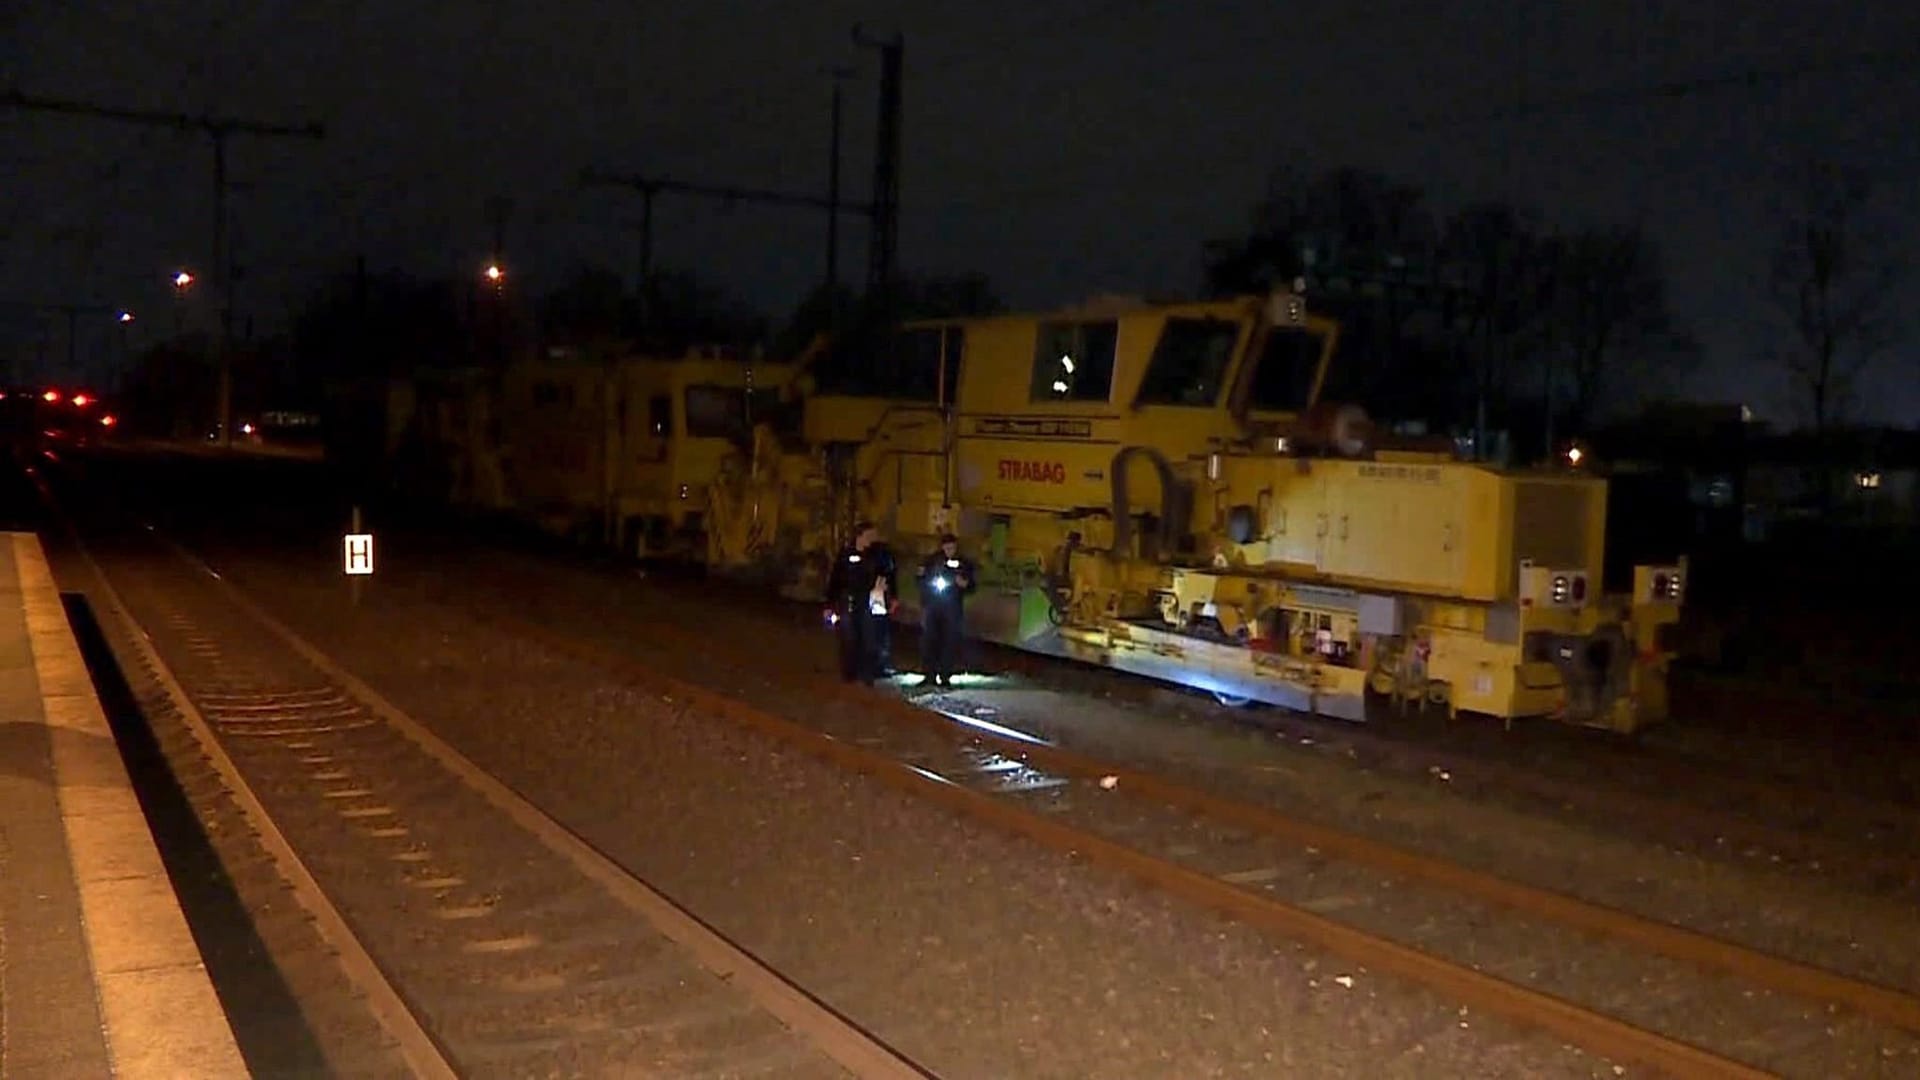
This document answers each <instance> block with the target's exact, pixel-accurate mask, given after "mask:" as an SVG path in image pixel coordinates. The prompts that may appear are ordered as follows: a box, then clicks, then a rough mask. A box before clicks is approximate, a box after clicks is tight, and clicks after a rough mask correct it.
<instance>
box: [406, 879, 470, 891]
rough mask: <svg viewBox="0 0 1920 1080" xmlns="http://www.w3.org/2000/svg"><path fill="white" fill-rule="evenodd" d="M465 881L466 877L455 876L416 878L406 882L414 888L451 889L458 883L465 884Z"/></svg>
mask: <svg viewBox="0 0 1920 1080" xmlns="http://www.w3.org/2000/svg"><path fill="white" fill-rule="evenodd" d="M466 883H467V879H466V878H457V877H430V878H417V879H415V880H413V881H409V882H407V884H409V885H411V886H413V887H414V888H416V889H451V888H454V887H455V886H458V885H465V884H466Z"/></svg>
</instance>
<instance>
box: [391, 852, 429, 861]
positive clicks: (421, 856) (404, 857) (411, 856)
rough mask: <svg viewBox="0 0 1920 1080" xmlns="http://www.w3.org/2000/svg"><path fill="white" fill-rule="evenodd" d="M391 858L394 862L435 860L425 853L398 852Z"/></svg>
mask: <svg viewBox="0 0 1920 1080" xmlns="http://www.w3.org/2000/svg"><path fill="white" fill-rule="evenodd" d="M391 857H392V859H393V861H394V862H426V861H427V860H428V859H431V858H433V856H432V855H429V854H428V853H426V852H424V851H396V852H394V853H393V855H392V856H391Z"/></svg>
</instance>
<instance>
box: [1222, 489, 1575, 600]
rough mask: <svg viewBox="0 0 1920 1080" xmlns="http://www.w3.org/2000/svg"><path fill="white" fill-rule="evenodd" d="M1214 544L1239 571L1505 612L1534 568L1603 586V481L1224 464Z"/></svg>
mask: <svg viewBox="0 0 1920 1080" xmlns="http://www.w3.org/2000/svg"><path fill="white" fill-rule="evenodd" d="M1215 471H1216V472H1217V473H1218V474H1219V479H1218V480H1217V481H1215V482H1214V483H1212V484H1211V485H1210V495H1211V500H1212V508H1211V515H1210V517H1211V520H1210V521H1207V522H1205V523H1202V524H1201V525H1200V527H1201V528H1202V529H1204V530H1206V531H1207V532H1208V533H1209V534H1210V535H1212V536H1213V537H1214V547H1215V548H1216V549H1218V550H1221V551H1223V552H1224V553H1225V554H1226V555H1227V558H1228V562H1229V563H1230V564H1231V565H1233V566H1235V567H1245V568H1248V569H1265V570H1269V571H1275V572H1280V573H1285V574H1288V575H1291V576H1295V577H1298V578H1302V579H1305V580H1313V581H1322V582H1334V583H1340V584H1345V585H1351V586H1354V587H1358V588H1374V589H1386V590H1393V591H1400V592H1408V593H1417V594H1421V595H1427V596H1434V597H1451V598H1458V599H1463V600H1479V601H1487V602H1494V601H1509V600H1512V599H1513V598H1514V597H1515V596H1516V594H1517V589H1518V584H1519V580H1518V567H1519V566H1520V565H1521V564H1522V563H1533V564H1538V565H1541V566H1551V567H1558V568H1565V569H1577V570H1581V571H1584V572H1585V573H1587V574H1588V575H1589V576H1590V577H1591V578H1593V579H1594V580H1596V581H1597V580H1598V579H1599V575H1600V567H1601V559H1602V555H1603V545H1604V543H1605V535H1606V506H1607V503H1606V498H1607V490H1606V483H1605V481H1602V480H1599V479H1596V478H1593V477H1588V476H1574V475H1544V474H1528V473H1513V472H1504V471H1501V470H1498V469H1495V468H1492V467H1489V466H1485V465H1479V464H1474V463H1469V462H1457V461H1443V460H1420V459H1413V460H1402V461H1351V460H1344V459H1338V458H1330V459H1312V458H1286V457H1279V456H1271V457H1264V458H1262V457H1249V456H1232V455H1227V456H1223V457H1222V459H1221V460H1220V461H1219V463H1218V464H1217V466H1215Z"/></svg>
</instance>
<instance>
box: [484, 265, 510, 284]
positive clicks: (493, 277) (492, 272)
mask: <svg viewBox="0 0 1920 1080" xmlns="http://www.w3.org/2000/svg"><path fill="white" fill-rule="evenodd" d="M483 273H485V275H486V278H487V280H488V281H491V282H493V283H494V284H496V285H497V284H499V283H500V279H501V278H504V277H506V276H507V272H506V271H505V270H502V269H501V268H500V264H499V263H488V264H487V268H486V270H485V271H483Z"/></svg>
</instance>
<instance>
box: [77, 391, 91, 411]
mask: <svg viewBox="0 0 1920 1080" xmlns="http://www.w3.org/2000/svg"><path fill="white" fill-rule="evenodd" d="M92 400H93V399H92V398H90V397H88V396H87V395H85V394H75V395H73V404H74V407H75V408H85V407H86V405H87V403H88V402H90V401H92Z"/></svg>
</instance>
